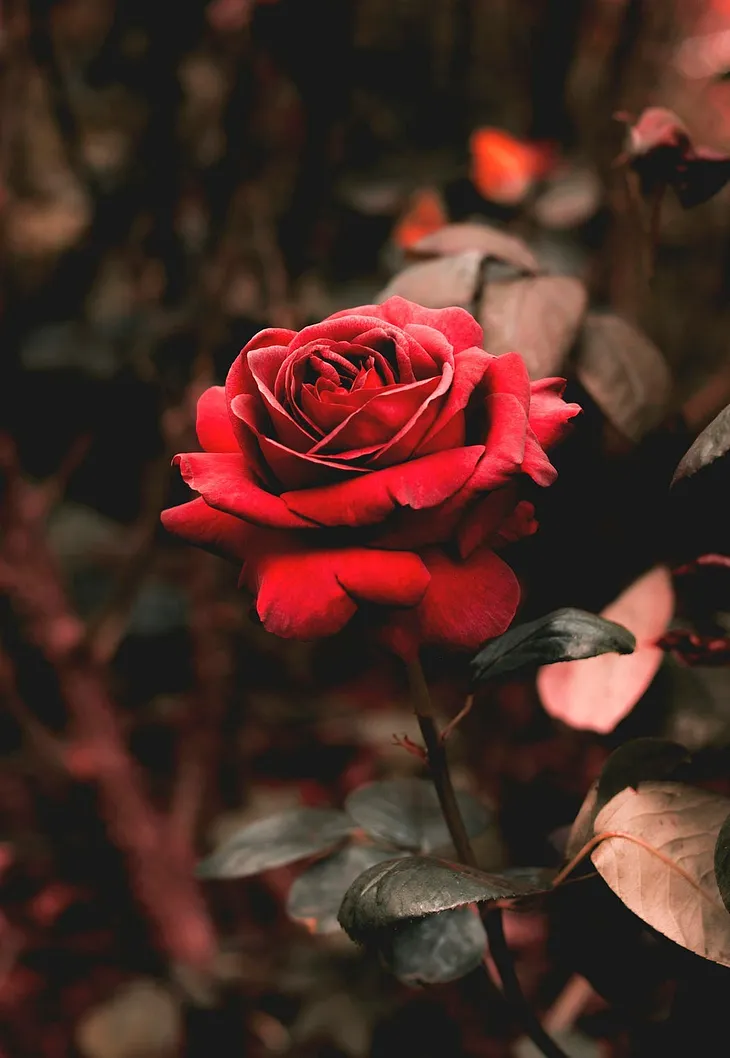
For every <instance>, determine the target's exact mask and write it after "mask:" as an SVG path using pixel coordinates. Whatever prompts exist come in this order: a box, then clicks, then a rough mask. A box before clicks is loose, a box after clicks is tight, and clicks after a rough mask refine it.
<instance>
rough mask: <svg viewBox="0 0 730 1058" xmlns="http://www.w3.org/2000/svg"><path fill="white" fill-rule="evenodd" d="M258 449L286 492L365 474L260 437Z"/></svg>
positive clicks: (346, 464) (345, 465)
mask: <svg viewBox="0 0 730 1058" xmlns="http://www.w3.org/2000/svg"><path fill="white" fill-rule="evenodd" d="M259 446H260V448H261V452H262V455H263V457H264V460H265V461H266V463H267V465H268V466H269V467H270V468H271V470H272V471H273V473H274V474H275V475H276V477H277V478H278V479H279V481H280V482H281V484H282V486H283V487H284V488H285V489H307V488H309V487H310V486H312V487H314V488H317V487H318V486H321V485H325V486H327V485H330V484H331V483H335V482H339V481H344V480H345V479H348V478H352V477H353V476H358V477H359V476H363V475H366V474H367V471H366V470H365V469H364V468H363V467H358V466H355V465H353V464H348V463H345V462H337V461H335V459H334V458H331V459H326V458H325V457H324V456H318V455H313V456H311V455H309V453H307V452H293V451H292V450H291V449H290V448H286V447H285V446H284V445H282V444H279V442H278V441H272V440H270V439H269V438H268V437H264V436H263V435H261V436H260V437H259Z"/></svg>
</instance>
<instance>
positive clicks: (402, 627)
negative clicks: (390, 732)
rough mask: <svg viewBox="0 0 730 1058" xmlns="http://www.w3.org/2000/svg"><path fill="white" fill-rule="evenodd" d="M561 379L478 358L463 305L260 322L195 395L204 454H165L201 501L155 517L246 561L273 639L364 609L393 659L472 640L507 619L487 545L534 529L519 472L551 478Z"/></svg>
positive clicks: (510, 584) (514, 358) (518, 363)
mask: <svg viewBox="0 0 730 1058" xmlns="http://www.w3.org/2000/svg"><path fill="white" fill-rule="evenodd" d="M563 386H564V382H563V380H562V379H554V378H553V379H542V380H541V381H539V382H533V383H530V380H529V378H528V375H527V370H526V368H525V365H524V362H523V361H522V359H521V357H520V356H519V355H518V354H517V353H507V354H505V355H503V356H499V357H497V356H492V355H491V354H489V353H487V352H485V351H484V349H482V329H481V327H480V326H479V325H478V324H477V323H476V322H475V320H474V319H473V318H472V316H470V315H469V313H468V312H466V311H465V310H464V309H459V308H450V309H439V310H433V309H425V308H422V307H421V306H420V305H415V304H413V303H412V302H409V301H406V300H404V299H403V298H399V297H393V298H390V299H389V300H388V301H386V302H385V303H384V304H382V305H366V306H363V307H361V308H357V309H349V310H347V311H345V312H337V313H335V314H334V315H333V316H329V317H328V318H327V319H326V320H323V321H322V323H318V324H316V325H314V326H312V327H305V328H304V329H303V330H301V331H299V332H298V333H297V332H296V331H289V330H282V329H275V328H272V329H269V330H265V331H261V333H260V334H257V335H256V337H255V338H253V339H252V340H251V341H250V342H249V343H248V345H247V346H246V348H245V349H244V350H243V351H242V352H241V353H240V355H239V357H238V359H237V360H236V361H235V363H234V364H233V366H232V367H231V370H230V371H229V373H228V378H227V379H226V385H225V389H223V387H220V386H213V387H211V388H210V389H208V390H206V392H205V393H203V395H202V397H201V398H200V401H199V402H198V422H197V430H198V438H199V440H200V444H201V445H202V447H203V448H204V449H205V451H203V452H189V453H187V454H185V455H178V456H176V457H175V461H176V463H177V464H178V465H179V467H180V470H181V473H182V475H183V478H184V479H185V481H186V482H187V483H188V485H190V487H191V488H193V489H195V491H196V492H198V493H199V494H200V498H198V499H195V500H192V501H191V502H190V503H185V504H183V505H182V506H180V507H174V508H172V509H170V510H167V511H164V512H163V522H164V524H165V525H166V527H167V528H168V529H169V530H170V531H171V532H174V533H177V534H178V535H179V536H182V537H184V538H185V539H186V540H188V541H190V542H191V543H195V544H199V545H201V546H203V547H206V548H208V549H210V550H213V551H216V552H217V553H221V554H225V555H228V556H231V557H234V558H237V559H240V560H242V561H243V563H244V565H243V570H242V572H241V584H242V585H244V586H245V587H247V588H248V589H250V591H251V592H253V594H254V595H255V596H256V607H257V610H258V614H259V616H260V618H261V620H262V621H263V624H264V625H265V627H266V628H267V629H268V630H269V631H270V632H274V633H276V634H277V635H280V636H286V637H292V638H297V639H314V638H317V637H319V636H327V635H331V634H333V633H334V632H337V631H338V630H339V629H341V628H342V627H343V625H345V624H346V623H347V621H349V619H350V618H351V617H352V616H353V614H354V613H355V611H356V610H357V608H358V605H359V604H360V603H369V604H375V605H376V606H377V607H379V608H380V610H379V613H380V615H381V617H382V620H383V626H384V630H385V634H386V637H387V638H389V640H390V642H391V644H392V645H393V646H394V647H395V648H396V649H398V650H399V651H400V652H402V653H405V652H408V651H409V650H412V649H413V647H414V646H415V645H416V644H417V643H419V642H420V643H423V642H428V643H438V644H442V645H447V646H449V647H456V648H461V649H469V650H473V649H475V648H476V647H477V646H479V644H480V643H482V642H483V641H484V640H485V639H489V638H491V637H493V636H496V635H499V634H500V633H501V632H503V631H504V630H505V629H506V628H507V627H508V626H509V624H510V622H511V621H512V618H513V617H514V615H515V611H516V609H517V605H518V602H519V595H520V592H519V586H518V583H517V579H516V577H515V575H514V573H513V572H512V570H511V569H510V567H509V566H508V565H506V563H505V562H503V561H502V559H501V558H499V557H498V556H497V555H496V554H495V549H498V548H499V547H501V546H502V545H504V544H506V543H509V542H510V541H513V540H517V539H519V538H520V537H522V536H525V535H527V534H529V533H532V532H534V530H535V528H536V524H535V521H534V518H533V513H534V512H533V508H532V505H531V504H529V503H526V502H525V501H520V500H519V497H518V484H519V479H520V476H521V475H522V474H527V475H529V477H531V478H532V479H533V480H534V481H535V482H537V483H538V484H539V485H549V484H551V482H552V481H553V480H554V478H555V475H556V472H555V469H554V467H553V466H552V464H551V463H550V461H549V460H548V458H547V456H546V455H545V451H544V448H545V447H547V446H548V445H550V444H552V443H553V442H555V441H556V440H557V439H558V438H559V437H560V436H561V434H562V433H563V431H564V429H565V425H566V423H567V422H568V420H569V419H571V418H572V417H573V416H574V415H576V414H577V412H578V411H579V410H580V409H579V408H578V406H577V405H576V404H566V403H565V402H564V401H563V400H562V399H561V393H562V391H563Z"/></svg>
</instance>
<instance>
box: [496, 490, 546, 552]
mask: <svg viewBox="0 0 730 1058" xmlns="http://www.w3.org/2000/svg"><path fill="white" fill-rule="evenodd" d="M538 528H539V527H538V524H537V521H536V520H535V508H534V506H533V504H531V503H530V502H529V500H520V502H519V503H518V504H517V506H516V507H515V509H514V511H513V512H512V514H511V515H510V516H509V518H507V519H506V520H505V521H504V522H503V523H502V525H501V526H500V527H499V529H498V530H497V532H496V533H494V534H493V535H492V536H491V537H490V539H489V544H490V546H491V547H493V548H494V549H495V551H498V550H499V548H500V547H506V546H507V544H514V543H515V542H516V541H517V540H522V538H523V537H525V536H532V535H533V534H534V533H536V532H537V530H538Z"/></svg>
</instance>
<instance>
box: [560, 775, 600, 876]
mask: <svg viewBox="0 0 730 1058" xmlns="http://www.w3.org/2000/svg"><path fill="white" fill-rule="evenodd" d="M597 808H598V779H596V780H595V782H593V783H591V785H590V787H589V790H588V793H587V794H586V795H585V799H584V801H583V804H582V805H581V806H580V810H579V812H578V815H577V816H576V817H575V819H574V820H573V825H572V827H571V828H570V834H569V835H568V840H567V842H566V845H565V859H566V861H567V862H570V861H571V860H572V859H573V857H574V856H577V855H578V853H579V852H580V850H581V849H582V848H585V846H586V845H587V844H588V842H589V841H590V840H591V838H592V837H593V821H594V820H595V817H596V810H597Z"/></svg>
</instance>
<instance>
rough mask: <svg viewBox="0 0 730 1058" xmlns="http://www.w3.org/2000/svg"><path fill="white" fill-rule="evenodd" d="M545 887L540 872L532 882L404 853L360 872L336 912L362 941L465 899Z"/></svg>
mask: <svg viewBox="0 0 730 1058" xmlns="http://www.w3.org/2000/svg"><path fill="white" fill-rule="evenodd" d="M548 888H549V882H548V880H547V875H544V876H543V875H542V874H541V875H540V881H539V884H538V883H536V882H535V881H534V879H533V878H532V877H527V878H525V877H523V876H521V875H520V874H519V873H518V874H517V875H515V876H510V875H509V874H508V873H504V874H488V873H487V872H486V871H481V870H479V869H478V868H475V867H465V866H463V865H462V864H458V863H450V862H448V861H446V860H438V859H434V858H431V857H427V856H408V857H406V858H404V859H398V860H390V861H389V862H388V863H380V864H376V865H375V866H374V867H370V868H369V869H368V870H366V871H365V872H364V873H363V874H361V875H360V877H359V878H357V879H356V880H355V881H354V882H353V884H352V885H351V886H350V888H349V889H348V890H347V892H346V893H345V896H344V899H343V901H342V906H341V907H340V913H339V916H338V918H339V922H340V925H341V926H342V927H343V929H344V930H345V932H346V933H347V934H348V935H349V936H350V937H351V938H352V939H353V940H354V941H356V942H357V943H360V944H363V943H365V942H366V941H367V940H368V939H370V938H376V939H377V934H379V933H380V931H382V930H385V929H389V928H393V927H394V926H400V925H401V924H402V923H403V922H405V921H407V920H410V919H414V918H423V917H425V916H426V915H434V914H437V913H438V912H440V911H448V910H453V909H454V908H457V907H464V906H465V905H466V904H473V903H487V902H490V901H496V900H516V899H520V898H524V897H526V896H532V895H535V894H536V893H539V892H545V891H546V890H547V889H548Z"/></svg>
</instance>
